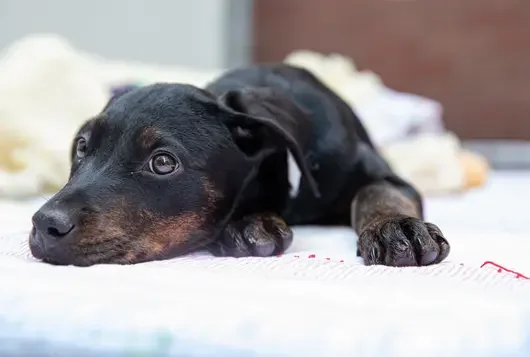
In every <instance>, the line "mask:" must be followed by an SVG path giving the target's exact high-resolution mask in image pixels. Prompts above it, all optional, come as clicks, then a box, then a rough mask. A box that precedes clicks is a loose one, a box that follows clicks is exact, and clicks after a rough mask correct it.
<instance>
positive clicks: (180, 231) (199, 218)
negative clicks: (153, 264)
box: [140, 212, 205, 256]
mask: <svg viewBox="0 0 530 357" xmlns="http://www.w3.org/2000/svg"><path fill="white" fill-rule="evenodd" d="M204 221H205V218H204V216H203V215H200V214H197V213H193V212H187V213H183V214H182V215H180V216H178V217H171V218H166V219H155V220H154V221H153V222H152V224H151V225H149V229H147V230H146V233H145V234H144V235H143V236H142V237H141V239H140V240H141V242H142V243H141V245H142V249H141V251H142V253H143V254H146V255H147V256H155V255H157V254H163V253H164V252H165V251H168V250H170V249H172V248H175V247H178V246H179V245H185V244H186V243H187V242H188V238H189V236H190V235H191V234H192V233H195V232H197V231H198V230H201V228H202V226H203V224H204Z"/></svg>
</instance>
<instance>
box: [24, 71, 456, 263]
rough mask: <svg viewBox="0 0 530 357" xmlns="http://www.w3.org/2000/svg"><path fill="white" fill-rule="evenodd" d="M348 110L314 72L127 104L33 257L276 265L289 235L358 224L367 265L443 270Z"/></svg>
mask: <svg viewBox="0 0 530 357" xmlns="http://www.w3.org/2000/svg"><path fill="white" fill-rule="evenodd" d="M422 215H423V212H422V203H421V197H420V195H419V194H418V193H417V192H416V190H415V189H414V188H413V187H411V186H410V185H409V184H408V183H406V182H404V181H403V180H401V179H400V178H399V177H397V176H396V175H395V174H394V173H392V171H391V169H390V168H389V166H388V165H387V164H386V163H385V161H384V160H383V159H382V158H381V157H380V156H379V155H378V153H377V152H376V150H375V149H374V147H373V145H372V143H371V141H370V139H369V137H368V135H367V133H366V131H365V129H364V128H363V127H362V125H361V123H360V121H359V119H358V118H357V117H356V116H355V114H354V112H353V111H352V110H351V108H350V107H349V106H348V105H347V104H346V103H345V102H344V101H342V100H341V99H340V98H339V97H338V96H337V95H335V94H334V93H333V92H332V91H331V90H329V89H328V88H326V87H325V86H324V85H323V84H322V83H321V82H319V81H318V80H317V79H316V78H315V77H314V76H313V75H312V74H310V73H309V72H307V71H305V70H302V69H299V68H294V67H290V66H286V65H263V66H254V67H249V68H244V69H239V70H235V71H232V72H229V73H227V74H226V75H224V76H222V77H221V78H219V79H218V80H217V81H215V82H214V83H212V84H211V85H209V86H208V87H207V88H206V90H202V89H198V88H195V87H193V86H189V85H182V84H154V85H150V86H146V87H143V88H139V89H133V90H131V91H128V92H126V93H124V94H121V95H119V96H117V97H115V98H113V99H111V101H110V102H109V103H108V104H107V106H106V107H105V108H104V109H103V110H102V112H101V114H99V115H98V116H97V117H95V118H93V119H91V120H89V121H88V122H86V123H85V124H84V125H83V126H82V128H81V129H80V130H79V133H78V134H77V137H76V138H75V141H74V144H73V148H72V169H71V175H70V180H69V182H68V183H67V184H66V186H65V187H64V188H63V189H62V190H61V191H59V192H58V193H57V194H56V195H55V196H54V197H53V198H52V199H50V200H49V201H48V202H47V203H46V204H45V205H44V206H43V207H42V208H41V209H40V210H39V211H38V212H37V213H36V214H35V215H34V216H33V230H32V232H31V235H30V239H29V242H30V247H31V251H32V253H33V255H34V256H35V257H37V258H39V259H42V260H44V261H47V262H51V263H55V264H74V265H92V264H97V263H120V264H127V263H136V262H142V261H148V260H154V259H164V258H170V257H174V256H177V255H181V254H185V253H187V252H190V251H193V250H197V249H201V248H202V249H204V248H206V249H209V250H210V251H212V252H214V253H215V254H217V255H224V256H238V257H240V256H251V255H253V256H270V255H275V254H279V253H281V252H283V251H284V250H285V249H287V247H288V246H289V245H290V244H291V241H292V233H291V230H290V229H289V227H288V225H303V224H312V225H350V224H351V225H353V228H354V229H355V231H356V232H357V233H358V234H359V244H358V253H359V254H360V255H361V256H362V257H363V258H364V261H365V263H366V264H385V265H391V266H418V265H429V264H434V263H438V262H440V261H442V260H444V259H445V258H446V257H447V255H448V254H449V244H448V243H447V241H446V240H445V238H444V237H443V235H442V233H441V232H440V230H439V229H438V227H436V226H435V225H433V224H431V223H426V222H424V221H423V219H422V217H423V216H422Z"/></svg>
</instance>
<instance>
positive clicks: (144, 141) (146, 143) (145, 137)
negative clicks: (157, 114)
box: [138, 126, 159, 149]
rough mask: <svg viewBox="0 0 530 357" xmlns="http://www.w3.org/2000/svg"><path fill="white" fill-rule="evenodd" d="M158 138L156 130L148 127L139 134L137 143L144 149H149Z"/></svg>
mask: <svg viewBox="0 0 530 357" xmlns="http://www.w3.org/2000/svg"><path fill="white" fill-rule="evenodd" d="M158 137H159V131H158V129H157V128H156V127H154V126H148V127H146V128H144V129H143V130H142V132H141V133H140V136H139V137H138V142H139V144H140V145H141V146H142V147H143V148H144V149H149V148H150V147H152V146H153V145H154V144H155V142H156V140H157V139H158Z"/></svg>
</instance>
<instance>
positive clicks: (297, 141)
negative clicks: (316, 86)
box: [219, 88, 320, 197]
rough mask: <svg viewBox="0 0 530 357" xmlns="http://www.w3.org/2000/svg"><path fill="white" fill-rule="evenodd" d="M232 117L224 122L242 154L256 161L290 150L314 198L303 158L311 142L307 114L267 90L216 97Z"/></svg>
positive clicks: (314, 189)
mask: <svg viewBox="0 0 530 357" xmlns="http://www.w3.org/2000/svg"><path fill="white" fill-rule="evenodd" d="M219 104H220V105H221V106H222V107H224V109H226V110H228V111H230V112H231V113H232V115H231V116H229V117H228V118H227V119H226V120H225V125H226V126H227V127H228V129H229V130H230V131H231V133H232V136H233V137H234V140H235V142H236V144H237V145H238V146H239V148H240V149H241V151H243V153H244V154H245V155H247V156H249V157H252V158H253V159H256V160H257V161H261V160H263V159H264V158H265V157H266V156H268V155H270V154H272V153H274V152H278V151H280V150H285V149H287V150H289V151H290V152H291V153H292V155H293V157H294V159H295V161H296V164H297V165H298V167H299V169H300V171H301V173H302V175H303V177H304V178H305V179H306V180H307V183H308V184H309V187H310V188H311V191H312V193H313V195H314V196H315V197H320V191H319V189H318V185H317V183H316V181H315V179H314V177H313V175H312V174H311V171H310V170H309V168H308V165H307V162H306V160H305V159H304V156H303V149H304V147H305V145H307V142H308V140H309V139H310V136H311V134H312V133H311V132H310V131H309V130H310V128H311V126H310V125H309V123H308V121H309V117H308V114H307V113H306V112H305V111H304V110H303V109H302V108H300V107H299V106H298V105H296V103H294V102H293V100H291V99H290V98H288V97H287V96H286V95H284V94H282V93H280V92H277V91H274V90H272V89H270V88H252V89H241V90H232V91H228V92H226V93H224V94H223V95H221V96H220V97H219Z"/></svg>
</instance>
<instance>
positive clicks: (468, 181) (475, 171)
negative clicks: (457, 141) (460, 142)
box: [460, 150, 490, 189]
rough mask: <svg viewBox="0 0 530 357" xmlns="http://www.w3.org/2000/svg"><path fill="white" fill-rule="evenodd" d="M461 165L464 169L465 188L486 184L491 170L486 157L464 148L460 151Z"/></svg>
mask: <svg viewBox="0 0 530 357" xmlns="http://www.w3.org/2000/svg"><path fill="white" fill-rule="evenodd" d="M460 165H461V166H462V170H463V171H464V178H465V184H464V188H465V189H470V188H474V187H479V186H482V185H484V183H485V182H486V179H487V178H488V173H489V170H490V167H489V164H488V162H487V161H486V159H485V158H484V157H482V156H481V155H479V154H476V153H473V152H471V151H469V150H462V151H461V152H460Z"/></svg>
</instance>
